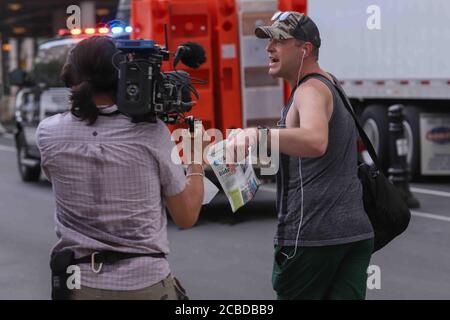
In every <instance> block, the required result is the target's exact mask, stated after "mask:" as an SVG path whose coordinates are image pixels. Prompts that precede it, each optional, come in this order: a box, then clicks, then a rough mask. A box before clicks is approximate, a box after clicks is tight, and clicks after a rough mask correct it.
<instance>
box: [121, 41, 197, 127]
mask: <svg viewBox="0 0 450 320" xmlns="http://www.w3.org/2000/svg"><path fill="white" fill-rule="evenodd" d="M116 46H117V49H118V54H117V55H116V56H115V57H114V59H113V60H116V58H117V56H120V57H121V59H120V61H113V63H114V65H116V66H117V68H118V70H119V79H118V92H117V105H118V108H119V111H120V112H121V113H123V114H125V115H127V116H129V117H130V118H132V119H133V120H134V121H147V122H155V121H156V119H157V118H160V119H161V120H163V121H164V122H166V123H169V124H176V123H179V122H180V118H181V116H182V115H183V114H184V113H186V112H189V111H190V110H191V109H192V107H193V105H194V104H195V102H194V101H193V100H192V94H194V95H195V96H196V98H197V99H198V93H197V91H196V90H195V88H194V87H193V86H192V81H191V78H190V77H189V74H188V73H187V72H185V71H170V72H162V71H161V66H162V62H163V61H167V60H169V57H170V52H169V51H167V50H166V49H163V48H161V47H160V46H159V45H157V44H156V43H155V42H154V41H151V40H117V42H116Z"/></svg>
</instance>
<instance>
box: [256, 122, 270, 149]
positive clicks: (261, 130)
mask: <svg viewBox="0 0 450 320" xmlns="http://www.w3.org/2000/svg"><path fill="white" fill-rule="evenodd" d="M257 128H258V141H259V143H258V146H262V145H263V144H266V145H267V138H268V137H269V133H270V128H269V127H266V126H258V127H257Z"/></svg>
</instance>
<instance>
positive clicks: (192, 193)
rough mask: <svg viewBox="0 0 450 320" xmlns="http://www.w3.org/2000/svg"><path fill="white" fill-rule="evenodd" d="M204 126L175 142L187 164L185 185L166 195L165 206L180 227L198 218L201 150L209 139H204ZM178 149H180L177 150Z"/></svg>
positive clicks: (202, 194) (200, 196)
mask: <svg viewBox="0 0 450 320" xmlns="http://www.w3.org/2000/svg"><path fill="white" fill-rule="evenodd" d="M204 133H205V131H204V128H203V126H199V127H197V128H196V130H194V134H191V136H184V137H183V141H182V143H180V144H177V146H178V147H181V148H182V149H183V155H182V157H181V160H182V162H183V164H185V165H186V164H187V165H188V166H187V169H186V177H187V182H186V187H185V188H184V190H183V191H182V192H181V193H179V194H177V195H175V196H172V197H166V204H167V208H168V209H169V213H170V215H171V217H172V218H173V220H174V222H175V223H176V225H177V226H179V227H180V228H190V227H192V226H193V225H194V224H195V222H196V221H197V219H198V216H199V214H200V209H201V207H202V202H203V196H204V186H203V177H204V169H203V163H204V160H203V151H204V150H205V148H206V147H207V146H208V145H209V143H210V141H208V140H207V141H204V140H203V138H204ZM179 151H180V150H179Z"/></svg>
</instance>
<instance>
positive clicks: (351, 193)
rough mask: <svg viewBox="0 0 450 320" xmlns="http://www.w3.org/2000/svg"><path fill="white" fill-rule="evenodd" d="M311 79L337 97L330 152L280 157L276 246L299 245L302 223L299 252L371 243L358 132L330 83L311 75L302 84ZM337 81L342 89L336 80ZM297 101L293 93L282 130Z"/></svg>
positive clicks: (334, 105) (331, 119)
mask: <svg viewBox="0 0 450 320" xmlns="http://www.w3.org/2000/svg"><path fill="white" fill-rule="evenodd" d="M310 78H315V79H318V80H320V81H322V82H323V83H324V84H326V85H327V87H328V88H329V89H330V91H331V93H332V94H333V112H332V115H331V118H330V121H329V123H328V129H329V133H328V148H327V151H326V153H325V154H324V155H323V156H321V157H318V158H299V157H291V156H288V155H286V154H283V153H281V154H280V168H279V170H278V173H277V212H278V227H277V234H276V237H275V244H277V245H281V246H293V245H295V243H296V238H297V232H298V228H299V223H300V220H302V221H301V228H300V234H299V237H298V245H299V246H326V245H336V244H343V243H349V242H356V241H361V240H366V239H371V238H373V229H372V225H371V223H370V221H369V219H368V217H367V214H366V213H365V211H364V206H363V201H362V186H361V183H360V181H359V179H358V175H357V129H356V126H355V124H354V121H353V119H352V117H351V116H350V114H349V113H348V111H347V110H346V109H345V106H344V104H343V102H342V100H341V98H340V97H339V93H338V92H337V90H336V88H335V87H334V85H333V84H332V83H331V82H330V81H329V80H325V79H323V78H322V77H320V76H317V75H307V76H306V77H304V78H303V79H302V80H301V81H300V82H299V84H300V83H302V82H304V81H306V80H307V79H310ZM334 81H335V83H337V84H338V82H337V80H336V79H334ZM294 91H295V90H294ZM294 91H293V92H294ZM293 96H294V94H293V93H292V94H291V98H290V99H289V101H288V103H287V105H286V106H285V107H284V108H283V112H282V116H281V120H280V121H279V123H278V127H281V128H285V127H286V116H287V114H288V111H289V109H290V107H291V105H292V100H293ZM302 194H303V197H302ZM302 204H303V219H301V212H302Z"/></svg>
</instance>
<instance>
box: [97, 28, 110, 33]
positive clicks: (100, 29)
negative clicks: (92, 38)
mask: <svg viewBox="0 0 450 320" xmlns="http://www.w3.org/2000/svg"><path fill="white" fill-rule="evenodd" d="M98 33H102V34H105V33H109V29H108V28H105V27H102V28H98Z"/></svg>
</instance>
